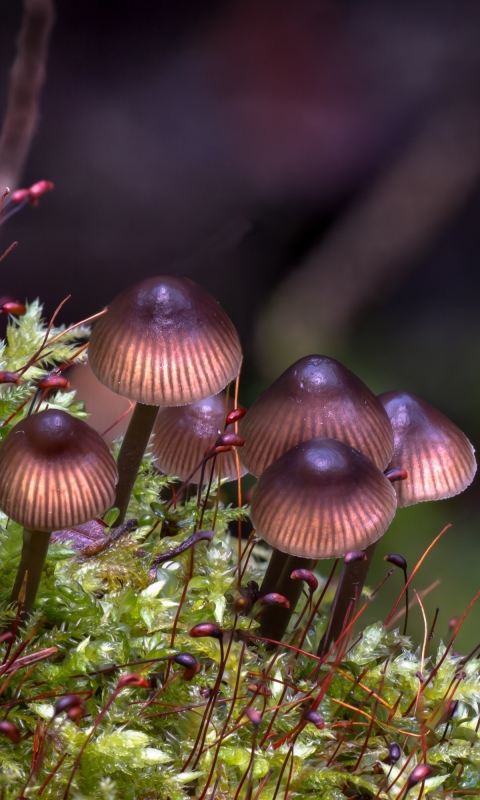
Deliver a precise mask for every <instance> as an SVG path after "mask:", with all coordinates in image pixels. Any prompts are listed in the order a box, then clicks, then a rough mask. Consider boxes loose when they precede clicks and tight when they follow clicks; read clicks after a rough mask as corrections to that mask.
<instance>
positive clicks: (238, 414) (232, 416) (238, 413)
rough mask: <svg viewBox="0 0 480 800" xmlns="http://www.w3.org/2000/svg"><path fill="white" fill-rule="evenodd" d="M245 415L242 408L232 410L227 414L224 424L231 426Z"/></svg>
mask: <svg viewBox="0 0 480 800" xmlns="http://www.w3.org/2000/svg"><path fill="white" fill-rule="evenodd" d="M246 413H247V412H246V410H245V409H244V408H232V410H231V411H230V413H229V414H227V418H226V420H225V422H226V424H227V425H231V424H232V423H233V422H238V420H239V419H242V417H244V416H245V414H246Z"/></svg>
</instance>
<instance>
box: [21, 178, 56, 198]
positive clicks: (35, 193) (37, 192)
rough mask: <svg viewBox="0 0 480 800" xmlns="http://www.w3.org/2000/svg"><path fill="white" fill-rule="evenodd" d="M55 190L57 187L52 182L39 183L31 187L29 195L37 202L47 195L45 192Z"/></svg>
mask: <svg viewBox="0 0 480 800" xmlns="http://www.w3.org/2000/svg"><path fill="white" fill-rule="evenodd" d="M54 188H55V186H54V184H53V183H52V181H37V183H34V184H33V186H30V189H29V190H28V194H29V195H30V197H32V198H34V199H35V200H36V199H37V198H38V197H41V196H42V194H45V192H51V191H52V189H54ZM21 191H25V189H22V190H21ZM12 199H13V198H12Z"/></svg>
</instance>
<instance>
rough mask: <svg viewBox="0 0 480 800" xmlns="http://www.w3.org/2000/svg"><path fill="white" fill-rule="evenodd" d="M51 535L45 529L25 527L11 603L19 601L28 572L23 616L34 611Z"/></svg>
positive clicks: (23, 601)
mask: <svg viewBox="0 0 480 800" xmlns="http://www.w3.org/2000/svg"><path fill="white" fill-rule="evenodd" d="M50 536H51V533H48V532H47V533H46V532H45V531H31V530H29V529H28V528H24V529H23V547H22V556H21V559H20V564H19V567H18V570H17V576H16V578H15V583H14V585H13V589H12V594H11V597H10V602H11V603H16V602H18V600H19V597H20V593H21V591H22V587H23V584H24V580H25V574H26V573H28V574H27V581H26V587H25V598H24V599H22V618H25V617H27V616H28V615H29V614H30V613H31V612H32V609H33V604H34V602H35V598H36V596H37V592H38V587H39V586H40V580H41V577H42V572H43V567H44V565H45V559H46V557H47V551H48V544H49V542H50Z"/></svg>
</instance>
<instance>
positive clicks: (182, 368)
mask: <svg viewBox="0 0 480 800" xmlns="http://www.w3.org/2000/svg"><path fill="white" fill-rule="evenodd" d="M88 354H89V363H90V366H91V368H92V370H93V372H94V374H95V375H96V376H97V378H98V380H99V381H101V383H103V384H104V385H105V386H107V387H108V388H109V389H112V391H114V392H116V393H117V394H121V395H124V396H125V397H129V398H131V399H132V400H136V401H138V402H140V403H145V404H146V405H153V406H180V405H186V404H187V403H193V402H195V401H196V400H201V399H202V398H203V397H209V395H212V394H216V393H217V392H220V391H221V390H222V389H223V388H224V387H225V386H226V385H227V383H230V381H231V380H233V379H234V378H235V377H236V375H237V374H238V372H239V369H240V365H241V362H242V350H241V347H240V341H239V339H238V334H237V332H236V330H235V328H234V326H233V324H232V322H231V321H230V319H229V318H228V317H227V315H226V314H225V312H224V311H223V309H222V308H221V307H220V306H219V304H218V303H217V301H216V300H215V299H214V298H213V297H212V296H211V295H210V294H209V293H208V292H206V291H205V289H202V288H201V287H200V286H198V285H197V284H196V283H194V282H193V281H190V280H188V279H187V278H178V277H176V276H174V275H161V276H157V277H155V278H147V280H144V281H142V282H141V283H137V284H136V285H135V286H132V287H131V288H130V289H127V290H126V291H125V292H122V294H120V295H119V296H118V297H116V298H115V300H113V301H112V302H111V303H110V304H109V306H108V309H107V313H106V314H104V315H103V316H102V317H100V319H99V320H98V322H97V323H96V325H95V327H94V329H93V333H92V337H91V339H90V346H89V350H88Z"/></svg>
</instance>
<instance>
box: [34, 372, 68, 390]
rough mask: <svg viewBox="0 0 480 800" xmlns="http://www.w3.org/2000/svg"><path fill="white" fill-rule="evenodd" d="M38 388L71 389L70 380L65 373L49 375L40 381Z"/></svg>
mask: <svg viewBox="0 0 480 800" xmlns="http://www.w3.org/2000/svg"><path fill="white" fill-rule="evenodd" d="M37 389H70V381H69V380H67V378H64V377H63V375H47V376H46V377H45V378H42V380H40V381H38V383H37Z"/></svg>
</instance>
